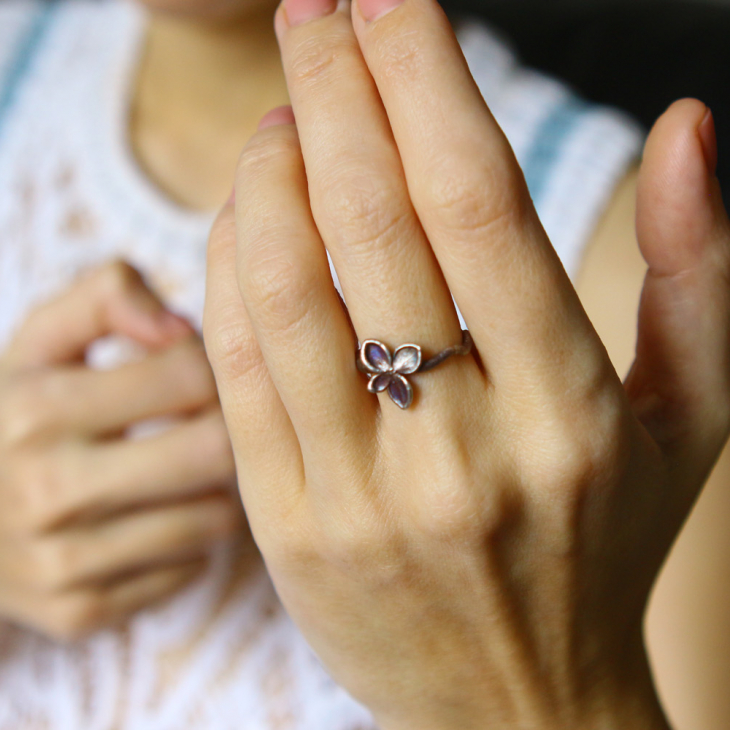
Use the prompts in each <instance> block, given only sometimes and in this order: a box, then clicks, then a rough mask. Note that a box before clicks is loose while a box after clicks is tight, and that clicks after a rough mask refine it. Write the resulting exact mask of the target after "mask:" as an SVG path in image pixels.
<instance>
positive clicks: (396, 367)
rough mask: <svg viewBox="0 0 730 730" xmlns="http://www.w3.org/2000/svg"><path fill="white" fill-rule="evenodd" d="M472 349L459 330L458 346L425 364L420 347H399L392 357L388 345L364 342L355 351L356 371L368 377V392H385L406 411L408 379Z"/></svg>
mask: <svg viewBox="0 0 730 730" xmlns="http://www.w3.org/2000/svg"><path fill="white" fill-rule="evenodd" d="M473 346H474V342H473V341H472V338H471V335H470V334H469V331H468V330H462V333H461V344H460V345H455V346H454V347H447V348H446V349H445V350H442V351H441V352H439V354H438V355H434V357H432V358H430V359H429V360H426V361H425V362H424V361H423V351H422V350H421V347H420V346H419V345H413V344H408V345H401V346H400V347H398V348H397V349H396V350H395V351H394V352H393V354H392V355H391V353H390V350H389V349H388V347H387V345H384V344H383V343H382V342H380V341H379V340H365V342H363V343H362V345H361V346H360V347H358V349H357V358H356V361H357V369H358V370H359V371H360V372H362V373H365V374H366V375H369V376H370V381H369V382H368V390H369V391H370V392H371V393H382V392H384V391H386V390H387V391H388V395H389V396H390V398H391V400H392V401H393V403H395V404H396V405H397V406H398V407H399V408H401V409H403V410H406V408H409V407H410V405H411V403H413V386H412V385H411V383H410V382H409V380H408V378H407V377H406V376H407V375H414V374H415V373H425V372H428V371H429V370H433V369H434V368H435V367H438V366H439V365H441V363H443V362H445V361H446V360H448V359H449V358H450V357H451V356H452V355H468V354H469V353H470V352H471V350H472V347H473Z"/></svg>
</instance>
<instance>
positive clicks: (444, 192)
mask: <svg viewBox="0 0 730 730" xmlns="http://www.w3.org/2000/svg"><path fill="white" fill-rule="evenodd" d="M387 5H390V6H393V5H395V3H394V2H393V0H355V2H353V5H352V22H353V26H354V29H355V33H356V35H357V38H358V42H359V43H360V46H361V49H362V52H363V56H364V58H365V61H366V63H367V65H368V68H369V69H370V72H371V74H372V76H373V78H374V80H375V83H376V85H377V87H378V91H379V93H380V96H381V98H382V100H383V104H384V106H385V108H386V110H387V113H388V119H389V121H390V124H391V127H392V130H393V135H394V137H395V139H396V143H397V145H398V149H399V152H400V155H401V159H402V162H403V167H404V170H405V174H406V180H407V182H408V189H409V192H410V196H411V200H412V202H413V205H414V207H415V209H416V211H417V213H418V216H419V219H420V221H421V224H422V225H423V228H424V230H425V232H426V234H427V236H428V239H429V241H430V243H431V245H432V247H433V249H434V252H435V254H436V257H437V259H438V261H439V264H440V266H441V269H442V271H443V273H444V276H445V278H446V280H447V282H448V284H449V287H450V289H451V291H452V293H453V294H454V298H455V300H456V302H457V304H458V305H459V308H460V310H461V312H462V314H463V315H464V319H465V320H466V323H467V325H468V326H469V329H470V330H471V332H472V335H473V337H474V340H475V343H476V345H477V347H478V349H479V350H480V352H481V354H482V358H483V360H484V362H485V364H486V365H487V368H488V370H489V371H490V375H491V377H492V379H494V380H496V381H500V379H501V380H502V381H503V382H504V381H505V380H510V381H511V382H514V383H517V384H519V385H520V387H522V385H523V384H524V378H525V377H526V376H529V375H535V374H538V375H539V377H540V378H544V376H545V372H546V369H547V368H549V367H552V366H553V365H552V364H553V363H555V374H556V376H558V377H564V374H565V373H566V372H569V371H570V370H571V369H572V368H570V363H571V362H575V361H574V360H573V359H572V358H573V357H574V355H575V354H576V353H578V352H580V351H582V354H585V349H586V348H585V346H586V344H588V346H589V348H591V349H592V352H593V354H596V353H598V356H599V358H601V357H604V356H605V355H601V351H602V349H603V348H601V347H600V345H599V342H598V338H597V336H596V335H595V332H594V331H593V328H592V327H591V325H590V322H589V321H588V318H587V317H586V315H585V313H584V311H583V309H582V307H581V305H580V303H579V300H578V297H577V295H576V294H575V291H574V290H573V287H572V285H571V284H570V281H569V279H568V277H567V275H566V273H565V271H564V269H563V266H562V264H561V262H560V260H559V258H558V256H557V254H556V253H555V251H554V249H553V248H552V245H551V244H550V242H549V240H548V238H547V235H546V234H545V231H544V229H543V227H542V225H541V223H540V221H539V219H538V216H537V213H536V211H535V208H534V206H533V204H532V200H531V199H530V194H529V191H528V189H527V185H526V183H525V179H524V175H523V174H522V171H521V169H520V167H519V165H518V163H517V160H516V158H515V156H514V153H513V151H512V149H511V147H510V145H509V142H508V141H507V139H506V137H505V135H504V133H503V132H502V130H501V129H500V127H499V125H498V124H497V122H496V121H495V119H494V117H493V116H492V114H491V112H490V110H489V108H488V107H487V104H486V102H485V100H484V98H483V97H482V94H481V91H480V90H479V87H478V86H477V84H476V82H475V81H474V79H473V77H472V76H471V73H470V71H469V67H468V65H467V63H466V61H465V59H464V55H463V53H462V51H461V48H460V46H459V41H458V39H457V37H456V35H455V33H454V31H453V29H452V27H451V24H450V22H449V19H448V17H447V16H446V14H445V13H444V11H443V10H442V9H441V7H440V6H439V5H438V3H437V2H436V1H435V0H405V1H404V2H402V3H401V4H400V5H397V7H395V8H394V9H392V10H391V11H390V12H388V13H387V14H385V15H380V17H377V19H376V20H374V21H372V22H368V21H367V20H366V17H367V16H369V15H371V14H375V15H376V16H377V13H378V12H380V11H382V10H383V8H384V7H386V6H387ZM556 354H558V355H560V356H559V357H555V355H556ZM581 357H582V355H581ZM566 365H567V366H568V367H566ZM535 368H537V369H536V370H535Z"/></svg>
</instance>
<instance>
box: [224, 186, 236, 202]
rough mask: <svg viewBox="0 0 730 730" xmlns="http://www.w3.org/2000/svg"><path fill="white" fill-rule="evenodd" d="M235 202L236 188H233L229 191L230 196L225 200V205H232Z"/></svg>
mask: <svg viewBox="0 0 730 730" xmlns="http://www.w3.org/2000/svg"><path fill="white" fill-rule="evenodd" d="M235 202H236V188H235V186H234V188H233V190H231V194H230V195H229V196H228V200H226V205H233V204H234V203H235Z"/></svg>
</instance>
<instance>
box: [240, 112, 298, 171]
mask: <svg viewBox="0 0 730 730" xmlns="http://www.w3.org/2000/svg"><path fill="white" fill-rule="evenodd" d="M265 131H266V134H256V135H254V136H253V137H252V138H251V140H250V141H249V142H248V144H247V145H246V146H245V147H244V148H243V151H242V152H241V155H240V157H239V158H238V165H237V167H236V179H237V180H239V181H242V182H243V183H244V184H245V185H250V184H255V181H256V179H257V178H258V177H259V175H260V174H261V173H263V172H266V171H268V170H270V169H271V166H272V163H274V162H275V161H276V160H277V159H284V160H287V159H291V158H292V157H300V156H301V147H300V145H299V137H298V136H297V133H296V130H295V129H294V128H293V127H290V126H288V125H284V126H277V127H274V128H272V129H267V130H265Z"/></svg>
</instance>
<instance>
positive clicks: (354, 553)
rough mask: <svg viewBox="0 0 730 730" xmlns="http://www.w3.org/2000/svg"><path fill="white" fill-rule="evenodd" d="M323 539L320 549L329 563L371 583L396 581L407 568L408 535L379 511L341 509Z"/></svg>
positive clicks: (343, 571) (322, 558)
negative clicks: (384, 520)
mask: <svg viewBox="0 0 730 730" xmlns="http://www.w3.org/2000/svg"><path fill="white" fill-rule="evenodd" d="M320 540H321V542H320V545H319V551H318V552H319V554H320V556H321V560H323V561H324V563H325V564H326V565H328V566H330V568H334V569H335V570H336V571H337V572H338V573H341V574H343V575H355V576H357V577H358V580H363V581H365V582H367V583H368V584H370V585H377V586H385V585H388V584H390V585H393V584H396V583H397V582H398V581H400V580H402V579H403V576H404V574H405V573H406V571H407V568H408V564H409V558H408V550H407V542H406V539H405V537H404V536H403V535H401V534H400V533H399V532H398V531H397V530H393V529H391V527H390V525H388V524H387V523H385V524H384V523H383V520H382V518H378V516H377V513H375V512H372V513H370V512H363V511H361V510H358V511H357V512H356V513H351V512H350V511H348V512H346V513H344V514H343V513H342V512H340V513H339V514H338V519H337V520H336V521H335V522H333V523H332V524H331V525H330V526H329V527H328V528H327V529H325V530H323V531H322V534H321V536H320Z"/></svg>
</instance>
